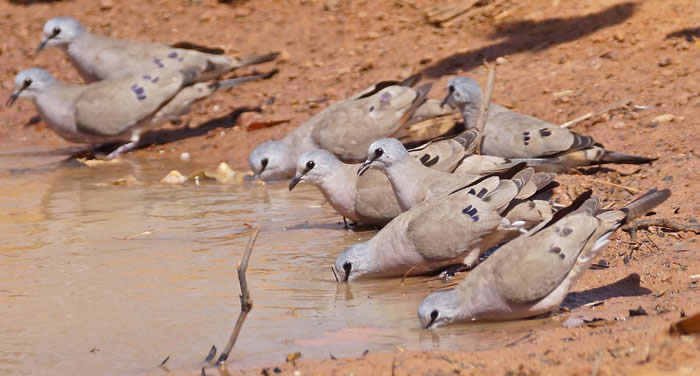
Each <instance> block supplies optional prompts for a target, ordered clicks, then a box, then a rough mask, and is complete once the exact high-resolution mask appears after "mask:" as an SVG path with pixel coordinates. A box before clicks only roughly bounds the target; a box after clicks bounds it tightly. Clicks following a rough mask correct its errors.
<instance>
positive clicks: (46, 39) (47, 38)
mask: <svg viewBox="0 0 700 376" xmlns="http://www.w3.org/2000/svg"><path fill="white" fill-rule="evenodd" d="M51 38H53V37H45V38H42V39H41V42H40V43H39V46H38V47H37V48H36V52H35V53H37V54H38V53H39V52H41V50H43V49H44V47H46V43H49V40H50V39H51Z"/></svg>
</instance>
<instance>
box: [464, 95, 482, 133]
mask: <svg viewBox="0 0 700 376" xmlns="http://www.w3.org/2000/svg"><path fill="white" fill-rule="evenodd" d="M480 111H481V101H472V102H469V103H467V104H465V105H464V107H463V108H462V117H463V118H464V128H466V129H472V128H476V122H477V119H478V118H479V112H480Z"/></svg>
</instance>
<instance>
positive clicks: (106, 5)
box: [100, 0, 114, 10]
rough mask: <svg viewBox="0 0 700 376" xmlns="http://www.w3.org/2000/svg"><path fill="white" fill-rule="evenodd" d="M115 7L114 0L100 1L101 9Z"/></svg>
mask: <svg viewBox="0 0 700 376" xmlns="http://www.w3.org/2000/svg"><path fill="white" fill-rule="evenodd" d="M112 8H114V3H113V2H112V0H102V1H100V10H110V9H112Z"/></svg>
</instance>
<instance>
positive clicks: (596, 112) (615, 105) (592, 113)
mask: <svg viewBox="0 0 700 376" xmlns="http://www.w3.org/2000/svg"><path fill="white" fill-rule="evenodd" d="M630 102H631V100H630V99H625V100H624V101H622V102H620V103H617V104H614V105H612V106H608V107H605V108H604V109H602V110H600V111H595V112H589V113H587V114H585V115H583V116H580V117H577V118H576V119H574V120H571V121H567V122H566V123H564V124H561V125H560V127H562V128H569V127H570V126H572V125H575V124H577V123H580V122H582V121H584V120H586V119H589V118H592V117H593V116H597V115H601V114H604V113H606V112H608V111H611V110H614V109H616V108H620V107H624V106H627V104H629V103H630Z"/></svg>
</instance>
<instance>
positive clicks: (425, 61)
mask: <svg viewBox="0 0 700 376" xmlns="http://www.w3.org/2000/svg"><path fill="white" fill-rule="evenodd" d="M431 61H433V57H432V56H424V57H423V58H422V59H420V60H418V63H419V64H421V65H425V64H428V63H429V62H431Z"/></svg>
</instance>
